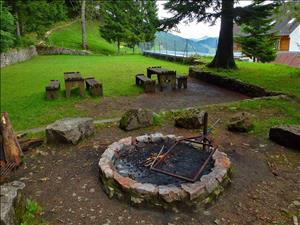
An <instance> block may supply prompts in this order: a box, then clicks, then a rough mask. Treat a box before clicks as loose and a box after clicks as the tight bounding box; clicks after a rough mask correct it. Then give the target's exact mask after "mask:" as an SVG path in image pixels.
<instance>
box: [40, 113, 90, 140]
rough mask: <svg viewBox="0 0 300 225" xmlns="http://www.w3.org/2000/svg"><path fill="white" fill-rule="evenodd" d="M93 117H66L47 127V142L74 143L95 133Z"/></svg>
mask: <svg viewBox="0 0 300 225" xmlns="http://www.w3.org/2000/svg"><path fill="white" fill-rule="evenodd" d="M93 128H94V125H93V119H92V118H80V117H78V118H65V119H61V120H57V121H55V122H54V123H52V124H50V125H48V126H47V127H46V138H47V143H72V144H77V143H78V142H79V140H81V139H82V138H84V137H87V136H89V135H91V134H92V133H93Z"/></svg>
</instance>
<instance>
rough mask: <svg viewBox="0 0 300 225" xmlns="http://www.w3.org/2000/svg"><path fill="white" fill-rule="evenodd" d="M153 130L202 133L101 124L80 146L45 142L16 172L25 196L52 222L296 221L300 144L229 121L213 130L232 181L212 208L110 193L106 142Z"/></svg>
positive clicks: (184, 224) (185, 224)
mask: <svg viewBox="0 0 300 225" xmlns="http://www.w3.org/2000/svg"><path fill="white" fill-rule="evenodd" d="M222 114H224V112H219V114H215V115H212V117H216V116H221V115H222ZM224 116H226V115H224ZM155 131H158V132H162V133H164V134H171V133H172V134H176V135H183V136H191V135H195V134H196V133H197V132H196V131H187V130H184V129H177V128H174V127H173V125H172V124H171V123H169V124H166V125H164V127H155V128H151V129H146V130H140V131H133V132H124V131H122V130H120V129H118V128H116V127H108V128H101V129H98V130H97V132H96V134H95V135H94V136H93V137H91V138H90V139H88V140H86V141H84V142H82V143H80V144H79V145H78V146H44V147H43V148H41V149H38V150H32V151H31V152H28V153H27V154H26V160H25V164H24V165H23V166H22V167H21V168H20V169H19V170H18V171H17V173H16V174H15V178H16V179H21V180H23V181H24V182H25V183H26V189H25V192H26V194H27V196H29V197H30V198H32V199H34V200H36V201H38V202H39V203H40V204H41V205H42V207H43V208H44V211H45V214H44V217H45V218H46V220H47V221H49V222H50V223H51V224H76V225H77V224H106V225H107V224H111V225H115V224H120V225H126V224H128V225H132V224H153V225H160V224H162V225H167V224H169V225H171V224H176V225H201V224H203V225H204V224H205V225H209V224H222V225H227V224H228V225H229V224H230V225H233V224H239V225H252V224H255V225H259V224H274V225H275V224H292V218H291V215H292V214H293V213H294V214H295V213H297V212H298V213H299V210H300V207H299V205H298V206H295V205H293V202H296V203H297V202H298V203H299V202H300V188H299V187H300V154H299V152H295V151H292V150H288V149H285V148H282V147H280V146H278V145H275V144H273V143H271V142H269V141H268V140H262V139H261V140H260V139H258V138H256V137H254V136H251V135H241V134H232V133H229V132H228V131H226V130H225V125H224V124H221V125H220V127H219V128H218V129H217V130H216V131H215V132H214V137H215V142H216V143H217V144H219V145H220V146H221V150H223V151H225V152H226V153H227V154H228V155H229V157H230V159H231V160H232V163H233V167H234V174H233V179H232V185H231V186H230V187H228V188H227V189H226V191H225V192H224V194H223V195H222V196H221V197H220V198H219V199H218V200H217V202H216V203H215V204H213V205H212V206H211V207H209V208H208V209H207V210H204V211H202V212H197V213H192V212H191V213H170V212H157V211H153V210H146V209H137V208H133V207H130V206H128V205H127V204H124V203H122V202H119V201H117V200H114V199H113V200H111V199H109V198H108V197H107V196H106V194H105V193H104V192H103V191H102V189H101V187H100V183H99V179H98V167H97V164H98V160H99V157H100V155H101V154H102V152H103V151H104V149H105V147H106V146H107V145H108V144H110V143H111V142H113V141H115V140H118V139H120V138H122V137H126V136H136V135H140V134H143V133H150V132H155ZM270 166H271V167H270ZM274 174H276V175H277V176H275V175H274ZM297 207H298V208H297ZM297 210H298V211H297Z"/></svg>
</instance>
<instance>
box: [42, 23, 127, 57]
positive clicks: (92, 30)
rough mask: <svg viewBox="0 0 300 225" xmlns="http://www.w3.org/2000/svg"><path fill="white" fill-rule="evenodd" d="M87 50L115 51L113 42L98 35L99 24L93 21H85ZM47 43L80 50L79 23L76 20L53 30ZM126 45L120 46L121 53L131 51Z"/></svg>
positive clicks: (111, 53) (114, 52)
mask: <svg viewBox="0 0 300 225" xmlns="http://www.w3.org/2000/svg"><path fill="white" fill-rule="evenodd" d="M87 42H88V50H90V51H91V52H93V53H96V54H103V55H114V54H116V53H117V51H118V50H117V46H116V44H115V43H109V42H108V41H106V40H105V39H103V38H102V37H101V36H100V32H99V24H98V23H97V22H95V21H88V23H87ZM47 43H48V44H50V45H53V46H57V47H64V48H71V49H79V50H81V49H82V48H81V25H80V21H77V22H75V23H73V24H71V25H70V26H67V27H64V28H61V29H58V30H55V31H53V33H51V34H50V35H49V37H48V40H47ZM131 52H132V50H131V49H128V48H126V47H122V48H121V53H131Z"/></svg>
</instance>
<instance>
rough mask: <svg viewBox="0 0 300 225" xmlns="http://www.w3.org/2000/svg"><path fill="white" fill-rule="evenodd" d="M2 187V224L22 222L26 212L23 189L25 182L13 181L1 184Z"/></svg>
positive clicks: (8, 224)
mask: <svg viewBox="0 0 300 225" xmlns="http://www.w3.org/2000/svg"><path fill="white" fill-rule="evenodd" d="M0 188H1V201H0V202H1V222H0V223H1V225H15V224H20V222H21V221H20V219H21V217H22V216H23V214H24V213H25V198H24V196H23V193H22V191H23V189H24V188H25V184H24V183H22V182H20V181H13V182H11V183H7V184H4V185H1V186H0Z"/></svg>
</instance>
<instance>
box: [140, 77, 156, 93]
mask: <svg viewBox="0 0 300 225" xmlns="http://www.w3.org/2000/svg"><path fill="white" fill-rule="evenodd" d="M135 83H136V85H140V86H142V87H143V88H144V90H145V92H146V93H149V92H155V80H151V79H150V78H148V77H146V76H145V75H144V74H137V75H136V76H135Z"/></svg>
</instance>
